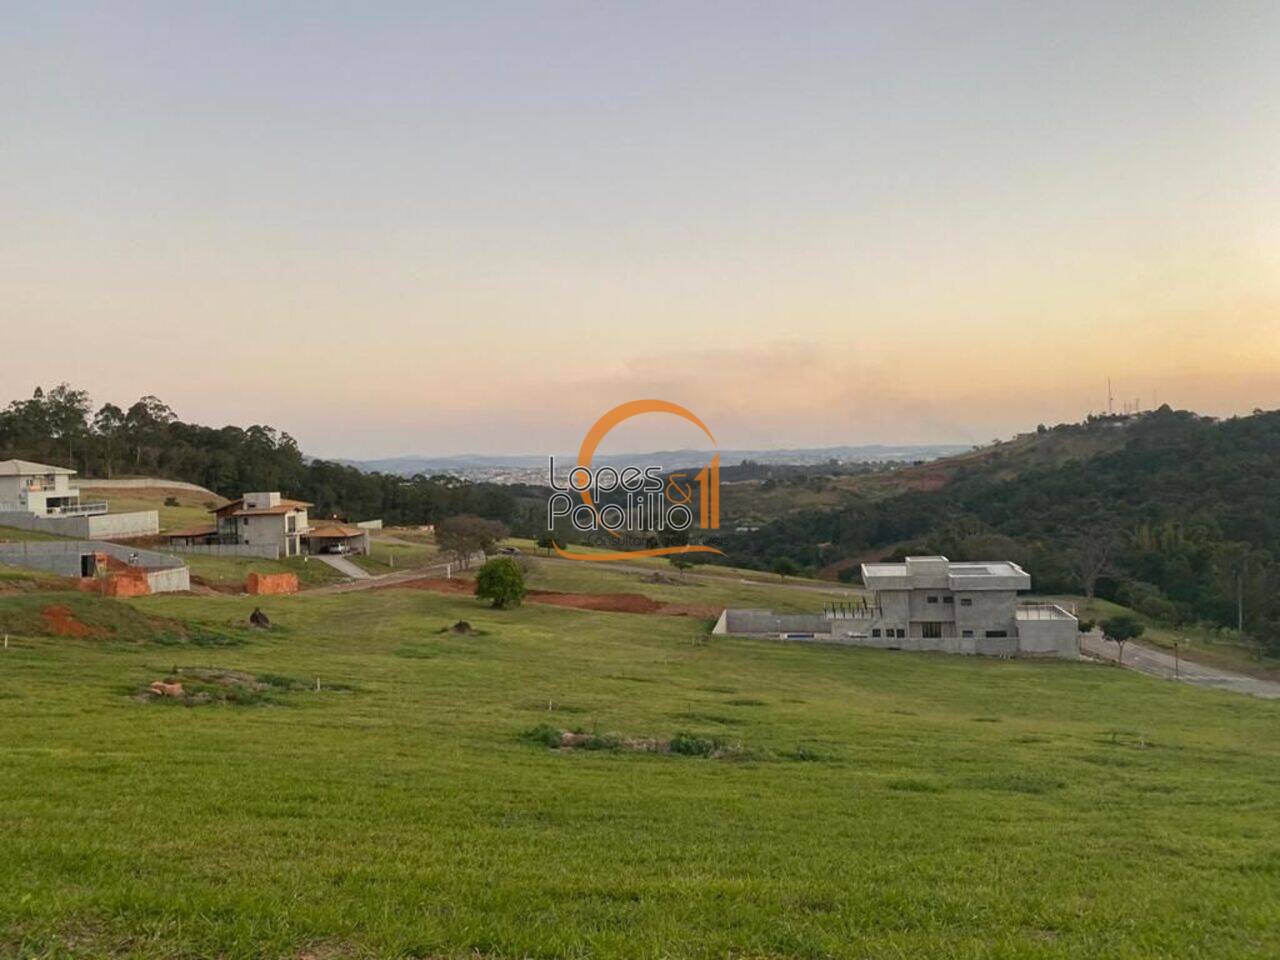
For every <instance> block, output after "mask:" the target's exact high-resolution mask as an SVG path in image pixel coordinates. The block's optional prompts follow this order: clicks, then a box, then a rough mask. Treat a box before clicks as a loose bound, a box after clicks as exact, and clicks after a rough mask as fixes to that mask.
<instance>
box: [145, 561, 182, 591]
mask: <svg viewBox="0 0 1280 960" xmlns="http://www.w3.org/2000/svg"><path fill="white" fill-rule="evenodd" d="M147 584H148V586H150V587H151V592H152V593H176V592H178V591H179V590H190V589H191V571H190V570H188V569H187V568H186V567H174V568H173V569H171V570H149V571H147Z"/></svg>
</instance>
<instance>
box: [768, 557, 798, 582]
mask: <svg viewBox="0 0 1280 960" xmlns="http://www.w3.org/2000/svg"><path fill="white" fill-rule="evenodd" d="M773 572H774V573H776V574H777V575H778V576H779V577H781V578H782V579H783V580H785V579H786V578H787V577H794V576H795V575H796V574H797V573H799V572H800V564H798V563H796V562H795V561H794V560H792V559H791V558H790V557H779V558H778V559H777V560H775V561H773Z"/></svg>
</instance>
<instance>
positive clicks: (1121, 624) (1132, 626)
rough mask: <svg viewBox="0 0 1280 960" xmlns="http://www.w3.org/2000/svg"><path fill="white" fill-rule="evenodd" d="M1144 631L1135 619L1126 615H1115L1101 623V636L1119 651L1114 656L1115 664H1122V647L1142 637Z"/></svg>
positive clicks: (1144, 628)
mask: <svg viewBox="0 0 1280 960" xmlns="http://www.w3.org/2000/svg"><path fill="white" fill-rule="evenodd" d="M1146 629H1147V628H1146V627H1144V626H1143V625H1142V624H1141V623H1140V622H1139V621H1138V620H1137V619H1136V618H1134V617H1132V616H1130V615H1129V614H1127V613H1121V614H1117V615H1116V616H1114V617H1108V618H1107V619H1106V620H1103V621H1102V632H1103V634H1104V635H1105V636H1106V638H1107V639H1108V640H1110V641H1111V642H1112V643H1114V644H1115V645H1116V648H1117V649H1118V651H1119V652H1118V653H1117V655H1116V662H1117V663H1124V645H1125V644H1126V643H1128V642H1129V641H1130V640H1136V639H1137V638H1138V637H1140V636H1142V635H1143V633H1145V632H1146Z"/></svg>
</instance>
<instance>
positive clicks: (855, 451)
mask: <svg viewBox="0 0 1280 960" xmlns="http://www.w3.org/2000/svg"><path fill="white" fill-rule="evenodd" d="M969 449H970V446H969V445H967V444H955V443H950V444H948V443H939V444H899V445H891V444H864V445H860V446H840V447H796V448H791V449H783V450H745V449H744V450H739V449H729V450H721V451H719V453H720V462H721V463H723V464H733V463H740V462H742V461H754V462H756V463H766V464H799V465H804V464H822V463H827V462H829V461H832V460H834V461H837V462H841V463H868V462H876V461H895V462H910V461H915V460H933V459H936V458H937V457H945V456H950V455H952V454H955V453H959V452H961V451H964V450H969ZM576 456H577V454H576V452H572V453H570V452H566V453H561V454H556V455H555V457H556V460H557V462H563V463H569V462H572V461H573V460H574V458H575V457H576ZM706 457H707V454H706V452H705V451H702V450H688V449H685V450H655V451H652V452H649V453H617V454H602V455H601V456H599V457H597V458H596V463H597V464H599V465H601V466H603V465H608V466H613V467H627V466H647V465H649V464H658V465H661V466H663V467H667V468H671V467H681V466H688V465H691V464H697V463H701V462H703V461H704V460H706ZM337 462H339V463H343V464H347V465H349V466H353V467H357V468H359V469H361V470H365V471H371V472H375V471H376V472H378V473H391V474H397V475H399V476H406V477H407V476H413V475H415V474H419V473H421V474H432V473H458V474H463V473H467V472H471V471H476V470H485V469H491V470H492V469H512V470H518V469H537V470H545V468H546V466H547V457H546V456H544V455H534V454H529V455H521V456H488V455H485V454H460V455H458V456H449V457H430V456H420V455H405V456H400V457H385V458H382V459H374V460H339V461H337Z"/></svg>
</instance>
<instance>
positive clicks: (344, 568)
mask: <svg viewBox="0 0 1280 960" xmlns="http://www.w3.org/2000/svg"><path fill="white" fill-rule="evenodd" d="M315 558H316V559H317V560H319V561H321V562H323V563H327V564H328V565H329V566H331V567H333V569H335V570H337V571H338V572H339V573H340V574H342V575H343V576H344V577H350V578H351V579H352V580H369V579H370V576H369V571H368V570H364V569H362V568H361V567H359V566H357V565H356V564H354V563H352V562H351V561H350V560H348V559H347V558H346V557H344V556H342V555H341V554H337V553H317V554H316V555H315Z"/></svg>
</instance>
